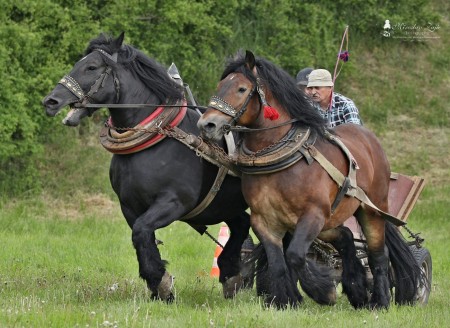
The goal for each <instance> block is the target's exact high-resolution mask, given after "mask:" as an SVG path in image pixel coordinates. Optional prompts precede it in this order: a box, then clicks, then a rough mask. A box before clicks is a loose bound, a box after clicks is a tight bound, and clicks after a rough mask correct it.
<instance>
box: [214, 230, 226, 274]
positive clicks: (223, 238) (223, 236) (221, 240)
mask: <svg viewBox="0 0 450 328" xmlns="http://www.w3.org/2000/svg"><path fill="white" fill-rule="evenodd" d="M229 238H230V233H229V230H228V227H227V226H226V225H224V226H221V227H220V232H219V238H217V240H218V241H219V243H220V244H221V245H222V246H225V244H226V243H227V241H228V239H229ZM220 253H222V247H220V246H219V245H217V246H216V250H215V251H214V259H213V264H212V268H211V274H210V276H211V277H218V276H219V275H220V270H219V266H218V265H217V258H218V257H219V255H220Z"/></svg>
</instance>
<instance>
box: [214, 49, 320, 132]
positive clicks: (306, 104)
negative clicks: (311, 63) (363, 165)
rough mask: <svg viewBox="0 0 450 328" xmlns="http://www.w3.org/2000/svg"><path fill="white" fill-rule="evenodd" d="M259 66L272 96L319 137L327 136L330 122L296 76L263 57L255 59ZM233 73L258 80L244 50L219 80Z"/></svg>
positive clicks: (232, 61)
mask: <svg viewBox="0 0 450 328" xmlns="http://www.w3.org/2000/svg"><path fill="white" fill-rule="evenodd" d="M256 69H257V71H258V77H259V78H260V79H261V81H262V83H263V84H264V85H265V86H266V87H267V88H268V89H269V90H270V92H271V93H272V95H273V97H274V98H275V99H277V101H278V102H279V103H280V104H281V106H283V107H284V108H285V109H286V110H287V111H288V113H289V114H290V116H291V117H292V118H296V119H298V122H297V124H299V125H301V126H307V127H309V128H311V129H312V130H313V131H316V132H317V134H318V135H319V136H323V135H324V132H325V130H326V125H327V122H326V121H325V119H324V118H323V117H322V115H320V113H319V111H318V110H317V109H316V108H314V106H313V105H312V102H311V100H309V99H308V98H307V96H306V95H305V94H304V93H303V92H302V91H301V90H299V89H298V87H297V85H296V83H295V79H294V78H293V77H291V76H290V75H289V74H288V73H287V72H286V71H284V70H283V69H281V68H279V67H277V66H276V65H275V64H273V63H272V62H270V61H268V60H267V59H264V58H260V57H257V58H256ZM231 73H242V74H244V76H245V77H246V78H248V79H249V80H250V81H252V82H253V83H256V77H255V75H254V74H253V72H252V71H251V70H250V69H249V68H248V66H247V65H246V62H245V54H244V53H242V52H238V53H237V55H235V56H234V57H233V58H231V59H230V60H229V61H228V62H227V65H226V68H225V70H224V72H223V73H222V76H221V78H220V79H221V80H223V79H224V78H225V77H227V76H228V75H229V74H231ZM269 105H270V104H269Z"/></svg>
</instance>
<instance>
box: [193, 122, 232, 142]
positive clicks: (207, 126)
mask: <svg viewBox="0 0 450 328" xmlns="http://www.w3.org/2000/svg"><path fill="white" fill-rule="evenodd" d="M223 126H224V124H223V123H222V122H220V121H217V120H215V119H214V117H211V118H208V117H204V116H202V117H200V119H199V121H198V122H197V127H198V128H199V130H200V135H201V136H202V137H203V138H205V139H207V140H211V141H215V142H218V141H220V140H221V139H222V137H223V135H224V134H225V131H224V129H223V128H222V127H223Z"/></svg>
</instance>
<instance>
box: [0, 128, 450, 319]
mask: <svg viewBox="0 0 450 328" xmlns="http://www.w3.org/2000/svg"><path fill="white" fill-rule="evenodd" d="M448 132H449V131H448V130H446V129H437V130H434V131H431V133H430V134H429V138H423V139H422V142H418V144H417V146H416V147H415V148H414V149H409V148H408V147H407V146H405V143H402V145H403V146H402V145H400V144H399V143H398V142H397V143H393V142H391V138H390V136H389V135H388V137H386V138H384V139H382V141H383V143H384V144H385V147H386V148H387V152H388V154H390V153H392V154H396V153H397V154H398V153H399V152H398V149H397V150H396V149H395V148H396V147H402V150H403V156H406V158H408V157H409V156H412V155H411V154H409V152H411V153H413V154H414V153H415V152H423V153H426V155H427V158H428V160H429V161H431V163H433V166H432V167H430V166H428V167H425V166H423V165H421V164H420V161H416V160H415V161H409V162H408V165H406V166H405V165H404V164H403V163H404V158H403V156H399V155H397V156H393V155H392V156H391V155H390V156H391V157H392V165H393V169H394V170H396V171H398V172H402V173H405V174H417V175H420V176H425V177H426V178H427V185H426V187H425V189H424V191H423V193H422V195H421V197H420V199H419V201H418V202H417V204H416V206H415V209H414V211H413V212H412V214H411V215H410V218H409V220H408V222H409V227H410V228H411V229H413V230H414V231H415V232H422V234H421V236H422V237H424V238H425V240H426V241H425V244H424V245H425V247H427V248H428V249H429V250H430V252H431V255H432V259H433V283H432V293H431V296H430V300H429V304H428V305H427V306H425V307H419V306H416V307H409V306H407V307H397V306H395V305H392V306H391V308H390V309H389V311H369V310H359V311H355V310H353V308H352V307H351V306H350V305H349V303H348V301H347V299H346V298H345V297H344V296H342V295H341V296H340V297H339V300H338V303H337V304H336V305H335V306H333V307H323V306H319V305H317V304H315V303H314V302H313V301H311V300H310V299H309V298H307V297H305V303H304V304H303V305H302V306H301V308H299V309H297V310H291V309H290V310H287V311H276V310H272V309H265V308H264V307H263V306H262V299H261V298H258V297H256V292H255V290H254V289H253V290H247V291H244V292H243V293H241V294H239V295H238V296H237V297H236V299H234V300H224V299H223V297H222V291H221V286H220V284H219V283H218V280H217V278H211V277H210V276H209V273H210V270H211V265H212V260H213V254H214V250H215V244H214V243H213V242H212V241H211V240H210V239H209V238H207V237H206V236H200V235H199V234H198V233H197V232H195V231H194V230H192V229H191V228H189V227H188V226H187V225H185V224H183V223H175V224H173V225H171V226H169V227H167V228H165V229H162V230H159V231H158V232H157V238H158V239H161V240H163V242H164V245H161V246H160V251H161V253H162V256H163V258H165V259H167V260H169V262H170V264H169V266H168V269H169V271H170V272H171V273H172V274H173V275H174V276H175V277H176V279H175V292H176V297H177V299H176V302H175V303H174V304H171V305H167V304H165V303H161V302H152V301H149V294H148V292H147V290H146V286H145V284H144V282H143V281H142V280H141V279H140V278H139V277H138V266H137V260H136V258H135V254H134V249H133V247H132V244H131V234H130V229H129V227H128V226H127V224H126V222H125V220H124V219H123V218H122V215H121V213H120V209H119V207H118V203H117V202H116V201H115V199H114V197H112V196H111V193H110V192H109V189H108V188H109V186H108V180H107V166H108V158H109V155H108V154H106V153H105V152H104V151H103V150H102V149H100V146H99V145H97V144H95V143H85V142H80V144H84V145H85V147H84V148H83V150H81V149H80V152H82V154H83V155H84V156H86V160H85V161H82V162H80V161H78V162H77V158H79V153H77V152H74V153H73V154H67V155H66V161H65V163H68V164H65V165H68V167H65V166H62V167H58V170H54V171H51V172H48V174H49V179H48V183H49V185H48V187H47V192H44V193H42V194H41V195H40V196H37V197H36V196H33V197H31V196H29V197H24V198H21V199H20V200H19V199H17V200H10V199H3V200H2V201H1V203H0V205H1V212H0V222H1V229H0V240H1V241H2V248H1V250H0V254H1V262H0V263H1V270H0V327H115V326H117V327H194V326H195V327H288V326H300V325H302V326H307V327H323V326H331V327H344V326H346V325H348V324H349V323H353V324H356V325H363V326H367V327H394V326H395V327H423V326H425V325H426V326H429V327H444V326H447V323H448V322H449V320H450V315H449V311H448V308H449V307H450V301H449V296H450V295H449V290H450V282H449V279H448V278H449V273H450V261H449V258H448V255H447V252H448V249H450V240H449V238H448V237H449V236H448V231H450V223H449V222H448V220H447V217H448V214H447V212H448V208H449V207H448V198H449V196H450V184H449V180H448V171H446V170H445V167H446V166H447V163H448V154H446V155H442V153H441V152H440V149H441V148H440V147H441V144H442V143H444V144H445V143H447V142H448V140H447V139H445V138H448V137H447V136H448V135H449V134H448ZM408 133H409V132H405V131H404V132H401V131H400V132H398V133H397V135H396V137H398V138H399V140H408V139H409V138H410V137H411V136H409V135H408ZM430 138H431V139H430ZM391 143H392V144H391ZM75 144H76V142H75ZM86 145H87V147H86ZM60 147H61V148H59V149H58V148H56V149H53V148H52V149H51V151H50V152H49V153H51V154H53V155H50V157H49V158H47V162H43V163H41V165H42V166H45V167H53V166H54V165H52V164H51V163H52V162H56V161H54V160H55V158H57V156H59V155H58V154H59V152H60V151H61V152H62V151H63V148H64V146H62V145H61V146H60ZM77 154H78V155H77ZM88 154H92V155H91V156H88ZM417 156H418V155H417ZM442 156H447V158H445V157H444V160H442V159H443V158H442ZM412 157H414V156H412ZM439 158H440V159H441V160H438V159H439ZM96 161H97V164H98V165H94V162H96ZM75 164H76V165H75ZM88 169H89V170H90V173H89V174H88V175H87V176H86V174H85V176H84V178H83V179H81V178H80V176H81V175H83V172H86V171H87V170H88ZM64 176H65V177H66V178H65V180H64V179H63V177H64ZM89 176H92V177H95V178H93V179H92V180H91V181H90V182H91V184H90V185H89V187H86V183H87V181H86V180H85V179H88V180H89ZM58 181H60V183H59V187H58ZM74 184H75V185H74ZM83 186H84V188H83ZM58 188H59V189H58ZM104 191H107V192H104ZM61 193H63V194H61ZM218 230H219V226H215V227H211V228H210V232H211V233H212V234H213V235H215V236H217V234H218Z"/></svg>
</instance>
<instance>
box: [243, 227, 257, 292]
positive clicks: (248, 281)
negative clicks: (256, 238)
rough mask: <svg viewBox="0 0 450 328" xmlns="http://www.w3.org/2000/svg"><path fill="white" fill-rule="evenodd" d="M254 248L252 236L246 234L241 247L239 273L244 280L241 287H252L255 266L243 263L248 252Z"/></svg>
mask: <svg viewBox="0 0 450 328" xmlns="http://www.w3.org/2000/svg"><path fill="white" fill-rule="evenodd" d="M254 249H255V243H254V242H253V238H252V236H250V235H248V237H247V239H245V240H244V242H243V244H242V248H241V275H242V278H243V280H244V285H243V288H248V289H252V288H253V283H254V277H255V266H254V264H252V263H245V260H246V259H247V257H248V256H249V255H250V253H251V252H252V251H253V250H254Z"/></svg>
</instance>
